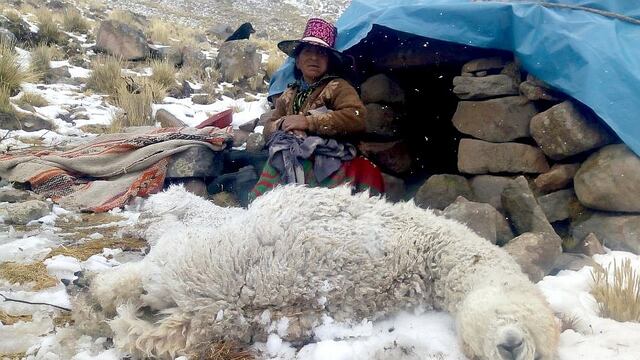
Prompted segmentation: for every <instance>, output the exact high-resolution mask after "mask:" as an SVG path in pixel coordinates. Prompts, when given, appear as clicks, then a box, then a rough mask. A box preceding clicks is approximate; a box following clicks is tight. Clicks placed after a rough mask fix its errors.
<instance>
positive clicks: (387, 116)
mask: <svg viewBox="0 0 640 360" xmlns="http://www.w3.org/2000/svg"><path fill="white" fill-rule="evenodd" d="M366 108H367V118H366V119H365V125H366V128H367V133H369V134H375V135H379V136H384V137H394V136H397V135H398V116H397V115H396V113H395V111H393V109H392V108H391V107H390V106H388V105H381V104H374V103H371V104H367V105H366Z"/></svg>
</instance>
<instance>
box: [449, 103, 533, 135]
mask: <svg viewBox="0 0 640 360" xmlns="http://www.w3.org/2000/svg"><path fill="white" fill-rule="evenodd" d="M535 114H537V111H536V107H535V106H534V105H533V104H532V103H531V102H529V100H527V99H526V98H524V97H521V96H509V97H504V98H498V99H490V100H485V101H460V102H459V103H458V108H457V110H456V112H455V114H454V115H453V120H452V121H453V125H454V126H455V127H456V129H458V131H460V132H461V133H464V134H468V135H471V136H473V137H476V138H478V139H482V140H486V141H492V142H506V141H511V140H514V139H517V138H522V137H528V136H529V122H530V121H531V118H532V117H533V116H534V115H535Z"/></svg>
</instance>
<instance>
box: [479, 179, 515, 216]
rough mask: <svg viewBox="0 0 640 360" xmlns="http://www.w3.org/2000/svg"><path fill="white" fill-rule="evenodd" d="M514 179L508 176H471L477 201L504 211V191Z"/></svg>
mask: <svg viewBox="0 0 640 360" xmlns="http://www.w3.org/2000/svg"><path fill="white" fill-rule="evenodd" d="M512 180H513V179H512V178H510V177H506V176H494V175H478V176H474V177H473V178H471V189H472V190H473V194H474V199H475V200H476V201H477V202H481V203H487V204H489V205H491V206H493V207H494V208H495V209H496V210H498V211H500V212H502V211H503V208H502V191H503V190H504V187H505V186H507V184H508V183H510V182H511V181H512Z"/></svg>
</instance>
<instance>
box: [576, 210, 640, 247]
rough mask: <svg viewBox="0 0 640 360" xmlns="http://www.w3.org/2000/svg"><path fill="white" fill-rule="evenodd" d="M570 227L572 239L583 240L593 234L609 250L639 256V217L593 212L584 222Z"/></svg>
mask: <svg viewBox="0 0 640 360" xmlns="http://www.w3.org/2000/svg"><path fill="white" fill-rule="evenodd" d="M572 226H573V229H572V232H571V233H572V235H573V238H574V239H578V240H579V239H584V238H586V237H587V235H589V234H590V233H593V234H594V235H595V236H596V237H597V238H598V239H599V240H600V241H602V245H603V246H606V247H607V248H609V249H611V250H621V251H630V252H632V253H634V254H640V235H639V234H640V215H622V214H619V213H607V212H595V213H594V214H593V215H591V217H590V218H589V219H587V220H586V221H583V222H581V223H579V224H572Z"/></svg>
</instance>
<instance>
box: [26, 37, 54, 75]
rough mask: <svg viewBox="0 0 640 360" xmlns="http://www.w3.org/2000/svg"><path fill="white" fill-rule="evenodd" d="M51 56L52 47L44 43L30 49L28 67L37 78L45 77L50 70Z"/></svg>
mask: <svg viewBox="0 0 640 360" xmlns="http://www.w3.org/2000/svg"><path fill="white" fill-rule="evenodd" d="M52 57H53V48H51V47H50V46H47V45H45V44H40V45H38V46H37V47H35V48H34V49H33V50H31V63H30V64H29V69H30V70H31V72H33V74H34V76H36V77H37V78H38V79H39V80H43V79H45V78H46V77H47V74H48V73H49V72H50V70H51V59H52Z"/></svg>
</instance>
